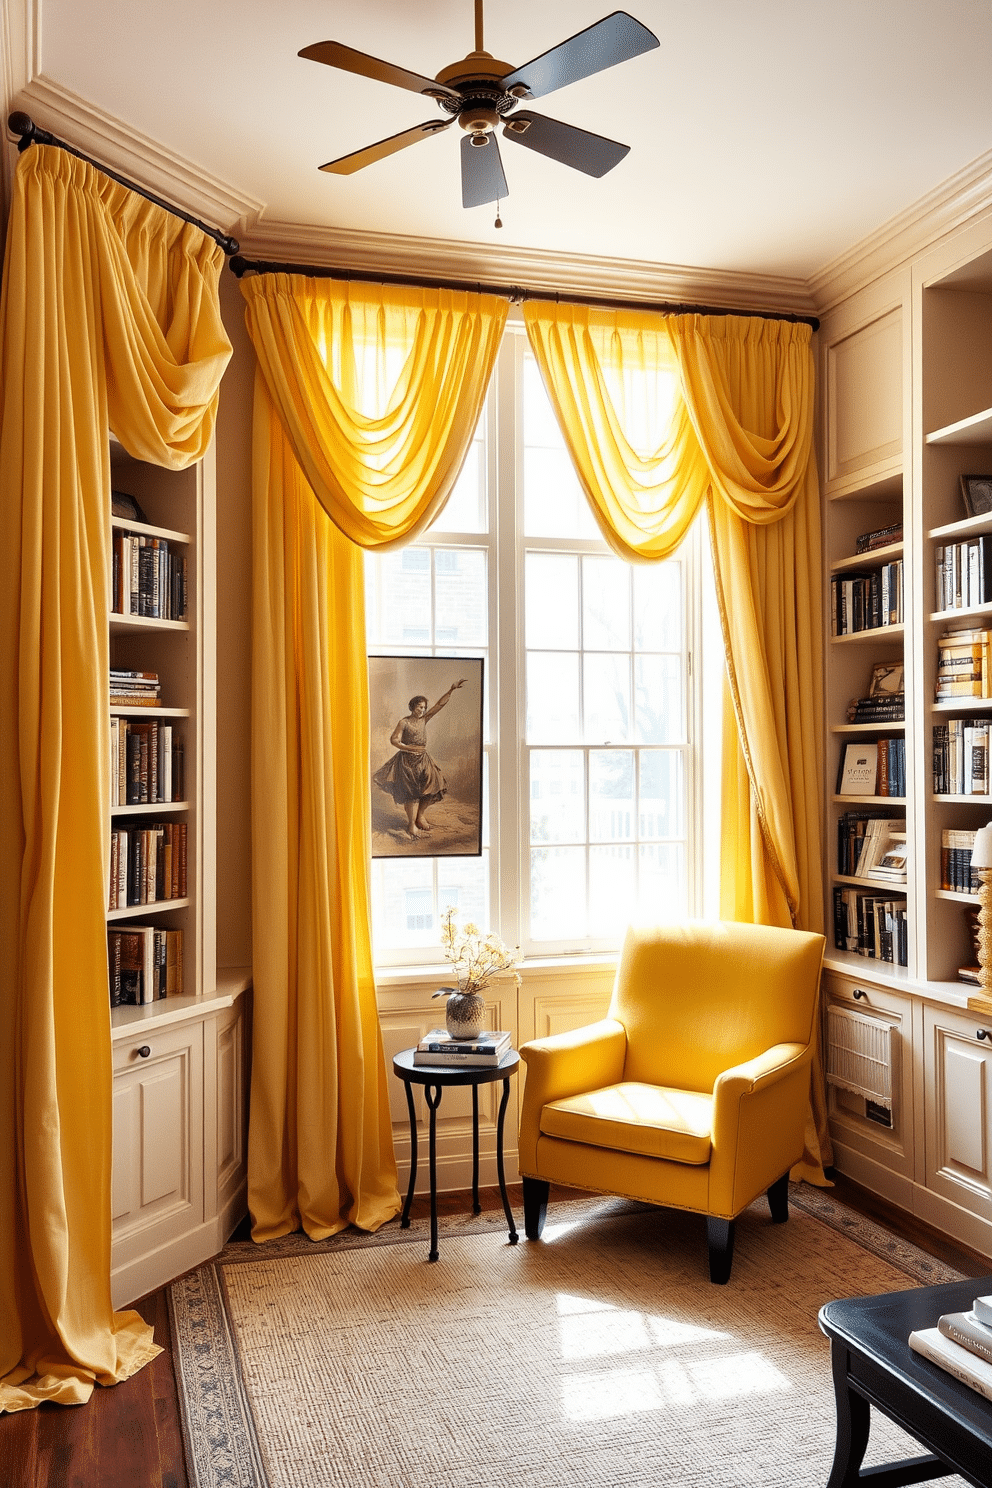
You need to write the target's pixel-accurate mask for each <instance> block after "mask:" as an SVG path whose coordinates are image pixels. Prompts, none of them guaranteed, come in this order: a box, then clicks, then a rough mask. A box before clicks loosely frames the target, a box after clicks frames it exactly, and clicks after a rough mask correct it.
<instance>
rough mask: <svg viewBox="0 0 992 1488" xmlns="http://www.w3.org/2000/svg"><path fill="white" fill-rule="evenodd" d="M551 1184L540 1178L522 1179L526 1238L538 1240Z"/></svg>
mask: <svg viewBox="0 0 992 1488" xmlns="http://www.w3.org/2000/svg"><path fill="white" fill-rule="evenodd" d="M550 1187H551V1185H550V1184H549V1183H545V1182H543V1180H542V1179H540V1178H525V1179H524V1234H525V1235H526V1236H527V1239H528V1240H540V1238H541V1231H542V1230H543V1229H544V1221H545V1219H546V1218H547V1213H548V1191H549V1189H550Z"/></svg>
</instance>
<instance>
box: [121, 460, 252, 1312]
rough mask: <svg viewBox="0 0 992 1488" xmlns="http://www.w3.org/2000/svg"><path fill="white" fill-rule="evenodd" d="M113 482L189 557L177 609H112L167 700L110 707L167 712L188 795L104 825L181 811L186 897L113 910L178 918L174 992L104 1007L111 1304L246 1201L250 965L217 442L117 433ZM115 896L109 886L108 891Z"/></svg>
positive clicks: (206, 1241) (218, 1228)
mask: <svg viewBox="0 0 992 1488" xmlns="http://www.w3.org/2000/svg"><path fill="white" fill-rule="evenodd" d="M111 471H112V483H113V487H114V490H115V491H123V492H126V493H127V494H128V495H130V496H132V497H133V498H134V499H135V500H136V501H137V502H138V504H139V506H140V508H141V511H142V512H143V514H144V516H145V517H146V518H147V521H145V522H134V521H130V520H125V519H122V518H120V517H116V516H115V517H113V518H112V527H113V530H114V533H115V536H116V534H118V533H120V532H126V533H132V534H136V535H138V536H145V537H158V538H164V539H165V540H166V542H167V543H168V545H169V548H170V550H171V551H172V552H173V553H175V554H177V555H181V556H184V557H185V559H186V565H187V581H186V587H187V612H186V618H185V619H184V620H161V619H151V618H146V617H144V616H140V615H128V616H123V615H119V614H113V613H112V614H111V616H110V622H109V623H110V662H111V666H112V667H115V668H120V669H127V670H133V671H139V672H142V671H143V672H155V673H157V674H158V675H159V677H160V679H161V703H160V705H158V706H155V707H151V708H149V707H128V706H127V705H112V707H111V715H112V717H114V716H117V717H126V718H129V719H132V720H139V719H140V720H141V721H143V722H148V721H150V720H152V719H158V720H159V723H160V724H162V723H168V724H169V725H170V726H171V727H172V729H173V731H174V734H175V735H176V736H178V737H179V738H181V740H182V744H183V753H184V771H183V773H184V786H185V788H184V791H183V798H182V799H181V800H178V801H173V802H168V803H166V802H158V803H154V804H149V805H140V806H135V805H127V806H115V807H113V808H112V813H111V816H112V820H111V825H112V827H114V828H117V827H123V826H126V825H127V826H141V825H142V823H144V824H146V825H150V824H151V823H156V824H158V823H161V822H182V823H185V824H186V834H187V844H186V878H187V884H186V887H187V892H186V894H185V895H184V896H183V897H182V898H172V899H161V900H159V901H157V902H155V903H152V904H144V905H140V906H138V905H132V906H131V907H128V908H123V909H108V913H107V923H108V928H124V927H126V926H127V925H128V924H129V923H132V924H142V925H149V924H154V925H156V926H162V927H165V928H169V929H181V930H182V931H183V949H184V965H183V986H184V991H183V993H182V994H181V995H174V996H170V997H167V998H161V999H159V1000H158V1001H156V1002H154V1003H151V1004H149V1005H147V1006H143V1007H130V1006H125V1007H117V1008H114V1009H113V1010H112V1013H111V1022H112V1037H113V1069H114V1085H113V1109H114V1147H113V1195H112V1197H113V1242H112V1259H111V1283H112V1291H113V1299H114V1304H115V1306H122V1305H124V1304H125V1303H127V1302H129V1301H132V1300H134V1299H135V1298H136V1297H139V1296H141V1295H143V1294H144V1293H145V1292H148V1291H150V1290H152V1289H153V1288H155V1287H158V1286H161V1285H163V1284H164V1283H165V1282H167V1281H169V1280H171V1279H172V1278H173V1277H174V1276H177V1275H179V1274H180V1272H182V1271H185V1270H187V1269H188V1268H189V1267H191V1266H195V1265H198V1264H200V1263H201V1262H202V1261H204V1260H206V1259H207V1258H208V1257H209V1256H211V1255H214V1254H215V1253H216V1252H217V1251H218V1250H219V1249H220V1248H221V1246H222V1245H223V1244H224V1242H225V1241H226V1239H227V1238H228V1236H229V1234H230V1232H231V1230H233V1229H234V1227H235V1226H236V1225H237V1223H238V1221H239V1220H240V1219H241V1217H242V1215H243V1214H244V1213H245V1194H246V1160H245V1138H246V1126H247V1065H248V1026H247V1025H248V1017H249V1011H248V1008H249V994H248V991H247V988H248V977H247V975H242V974H240V973H237V972H224V973H222V974H220V976H218V974H217V971H216V945H215V923H216V920H215V894H216V866H217V864H216V859H217V852H216V791H215V774H216V709H215V706H214V702H213V699H214V697H215V690H216V688H215V670H216V666H215V633H214V626H215V613H214V611H215V601H214V566H215V560H216V531H215V527H216V519H215V488H214V456H213V451H212V450H211V451H210V452H209V453H208V455H207V456H206V457H205V458H204V459H203V460H202V461H200V462H199V463H198V464H197V465H195V466H193V467H191V468H190V469H188V470H185V471H181V472H174V471H167V470H163V469H161V468H160V467H157V466H152V465H146V464H144V463H142V462H140V461H137V460H133V459H131V458H130V457H129V456H128V455H127V454H126V453H125V452H124V450H122V449H121V447H120V446H119V445H118V444H116V443H115V442H113V441H112V443H111ZM108 903H109V898H108Z"/></svg>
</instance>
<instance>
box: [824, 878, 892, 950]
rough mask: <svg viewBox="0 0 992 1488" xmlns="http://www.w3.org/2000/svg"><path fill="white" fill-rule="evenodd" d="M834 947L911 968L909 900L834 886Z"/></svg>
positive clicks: (843, 886)
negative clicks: (907, 912) (907, 908)
mask: <svg viewBox="0 0 992 1488" xmlns="http://www.w3.org/2000/svg"><path fill="white" fill-rule="evenodd" d="M833 897H834V945H835V947H836V948H837V950H838V951H853V953H854V954H855V955H857V956H866V957H868V958H869V959H871V960H873V961H887V962H890V963H891V964H892V965H894V966H908V965H909V929H908V920H907V917H906V901H905V899H890V898H887V897H885V896H884V895H881V894H871V893H866V892H865V891H864V890H862V889H855V888H849V887H847V886H845V885H844V884H835V885H834V895H833Z"/></svg>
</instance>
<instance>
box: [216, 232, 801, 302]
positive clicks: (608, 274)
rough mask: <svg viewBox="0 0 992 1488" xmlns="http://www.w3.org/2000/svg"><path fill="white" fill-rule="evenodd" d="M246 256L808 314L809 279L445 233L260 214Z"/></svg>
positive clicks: (244, 242) (246, 240)
mask: <svg viewBox="0 0 992 1488" xmlns="http://www.w3.org/2000/svg"><path fill="white" fill-rule="evenodd" d="M241 253H242V255H243V256H244V257H245V258H249V259H251V258H257V259H264V260H268V261H270V262H286V263H299V264H313V265H314V267H318V266H327V265H331V266H333V267H334V268H340V269H345V270H347V269H353V270H355V271H356V272H363V273H370V272H371V273H375V272H378V273H381V274H390V275H394V274H395V275H403V274H411V275H416V276H417V277H421V278H422V277H429V278H437V279H445V278H448V279H454V280H457V281H459V282H464V281H467V282H469V283H476V284H479V285H480V286H485V285H500V286H519V288H521V289H526V290H527V291H529V292H531V293H534V292H536V293H539V294H548V295H555V294H569V293H571V294H581V295H589V296H599V295H602V296H604V297H609V296H616V297H617V298H624V299H630V300H644V301H645V302H657V301H666V302H673V303H677V304H710V305H719V306H721V307H725V308H726V309H728V310H771V311H778V312H780V313H782V314H796V315H808V314H811V313H812V311H813V306H812V301H811V300H810V298H809V294H808V291H807V289H806V286H805V284H804V282H803V281H802V280H800V279H789V278H785V277H781V276H776V275H765V274H740V273H731V272H727V271H726V270H722V269H703V268H686V267H682V266H679V265H676V264H663V263H644V262H641V261H637V260H633V259H622V258H597V257H593V256H590V255H582V254H565V253H559V252H552V251H549V250H546V249H537V248H513V247H509V246H506V247H504V246H503V245H501V244H500V245H497V244H489V243H470V242H459V241H455V240H453V239H447V238H417V237H409V236H400V235H398V234H390V233H373V232H359V231H356V230H353V229H346V228H336V227H310V226H307V225H305V224H303V223H295V222H267V221H266V220H265V219H264V217H262V218H260V219H258V220H257V221H256V222H255V223H254V224H252V226H251V227H250V228H249V229H248V231H247V232H245V234H244V236H243V237H242V239H241Z"/></svg>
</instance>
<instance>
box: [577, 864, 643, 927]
mask: <svg viewBox="0 0 992 1488" xmlns="http://www.w3.org/2000/svg"><path fill="white" fill-rule="evenodd" d="M636 902H637V849H636V848H634V847H593V848H591V849H590V851H589V933H590V934H592V935H611V936H615V937H616V938H617V939H619V938H620V936H621V935H622V934H623V931H624V929H625V927H626V926H627V925H629V924H630V921H631V919H632V918H633V915H632V914H631V908H632V906H633V905H634V904H636Z"/></svg>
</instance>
